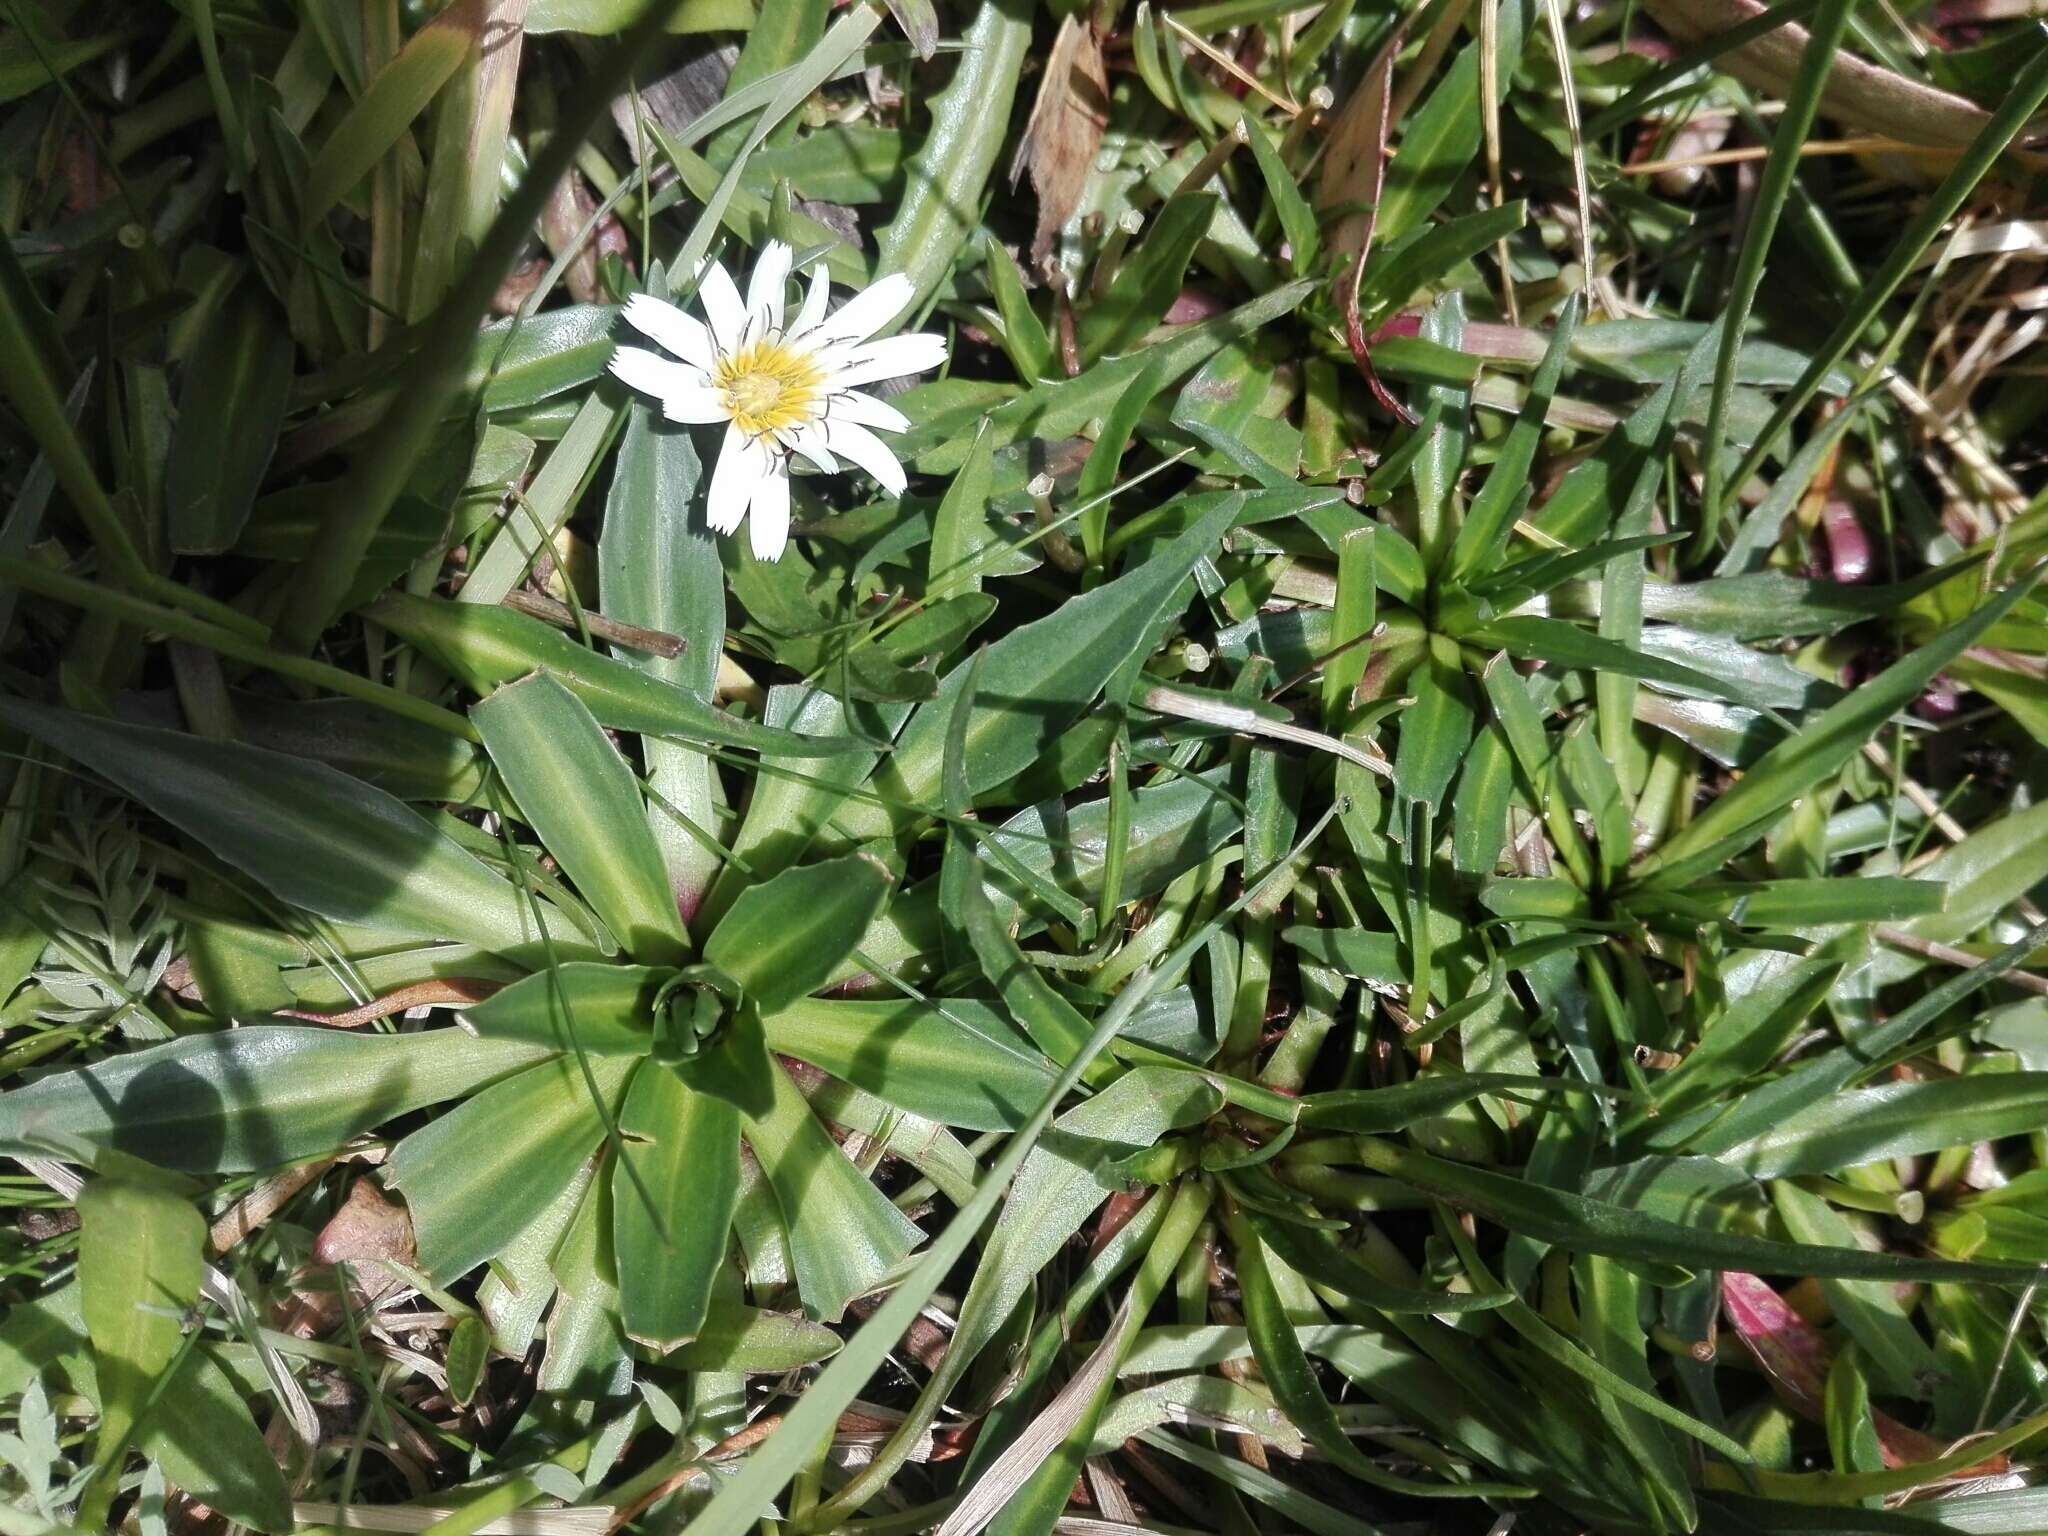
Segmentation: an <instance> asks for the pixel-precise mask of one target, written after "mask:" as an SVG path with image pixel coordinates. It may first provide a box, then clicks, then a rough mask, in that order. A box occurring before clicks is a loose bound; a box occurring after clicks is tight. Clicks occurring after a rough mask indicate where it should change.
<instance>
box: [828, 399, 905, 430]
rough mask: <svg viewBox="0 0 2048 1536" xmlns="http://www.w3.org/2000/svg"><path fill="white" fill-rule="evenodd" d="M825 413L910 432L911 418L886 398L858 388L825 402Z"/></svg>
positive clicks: (864, 423) (876, 426) (866, 424)
mask: <svg viewBox="0 0 2048 1536" xmlns="http://www.w3.org/2000/svg"><path fill="white" fill-rule="evenodd" d="M825 414H826V415H828V416H837V417H838V418H839V419H840V420H842V421H853V422H858V423H859V424H860V425H862V426H864V427H873V428H875V429H876V430H878V431H882V432H908V431H909V430H910V418H909V417H908V416H906V415H904V414H903V413H902V412H901V411H899V410H897V409H896V407H895V406H893V405H891V404H890V403H889V402H888V401H886V400H877V399H876V398H875V397H874V396H873V395H864V394H862V393H861V392H860V391H859V390H857V389H848V390H842V391H841V392H840V393H839V394H836V395H834V396H833V397H832V398H831V399H830V400H828V401H826V402H825Z"/></svg>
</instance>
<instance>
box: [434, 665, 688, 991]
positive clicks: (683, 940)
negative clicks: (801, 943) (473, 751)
mask: <svg viewBox="0 0 2048 1536" xmlns="http://www.w3.org/2000/svg"><path fill="white" fill-rule="evenodd" d="M469 717H470V719H471V720H472V721H474V722H475V724H476V728H477V730H478V731H479V732H481V733H482V735H483V738H484V749H485V750H486V751H488V752H489V753H490V754H491V761H492V762H493V763H495V764H496V765H497V768H498V772H499V773H500V774H501V775H503V777H504V780H505V782H506V784H507V785H509V786H510V787H511V790H512V797H513V798H514V799H515V800H517V801H518V802H519V813H520V815H522V816H524V817H525V818H526V822H527V825H528V826H530V827H532V828H533V830H534V831H535V832H537V833H539V834H540V840H541V843H542V844H543V845H544V846H545V847H546V848H547V850H548V852H549V853H551V854H553V855H554V859H555V862H556V863H557V864H559V865H560V866H561V868H562V870H563V872H564V873H565V874H567V875H568V876H569V878H570V879H571V880H573V881H575V882H576V889H577V891H578V892H579V893H580V894H581V895H582V897H583V899H584V900H585V901H587V902H589V903H590V904H591V906H592V907H594V908H595V909H596V910H597V915H598V916H599V917H601V918H603V919H604V921H605V926H606V927H608V928H610V929H611V931H612V934H613V936H614V937H616V938H617V939H618V941H619V942H620V944H621V945H623V946H624V947H625V949H626V952H627V953H628V954H631V955H633V956H634V957H635V958H637V959H641V960H649V961H656V960H670V961H673V960H680V959H681V958H682V957H683V955H684V954H685V953H686V952H687V951H688V949H689V944H690V941H689V937H688V936H687V935H686V934H685V933H684V932H683V920H682V918H681V916H680V915H679V914H678V913H677V911H676V900H675V896H674V894H673V893H672V892H671V891H670V890H669V883H668V871H667V869H666V868H665V867H664V866H663V864H662V858H661V850H660V849H659V848H658V847H657V846H656V845H655V841H654V829H653V828H652V827H650V826H649V825H648V823H647V809H646V802H645V801H644V800H643V799H642V797H641V794H640V785H639V783H638V781H637V780H636V779H635V778H634V777H633V771H632V770H631V769H630V768H628V767H627V766H626V762H625V759H624V758H622V757H620V756H619V753H618V749H617V748H616V747H614V746H613V745H612V744H611V741H610V740H609V739H608V738H607V737H606V736H605V734H604V731H603V729H602V728H601V727H600V726H599V725H598V723H597V721H596V720H595V719H593V718H592V716H591V713H590V711H589V710H588V709H587V708H585V707H584V704H583V701H582V700H580V699H578V698H577V697H576V695H575V694H573V693H571V692H570V691H569V690H568V689H567V688H565V687H564V686H562V684H561V683H560V682H559V681H558V680H556V679H555V678H553V677H551V676H549V675H548V674H547V673H545V672H536V673H534V674H533V675H532V676H531V677H527V678H524V679H522V680H521V681H519V682H516V683H508V684H507V685H506V686H505V687H503V688H500V689H499V690H498V691H497V692H496V693H493V694H492V695H491V696H490V697H489V698H487V699H485V700H484V701H483V702H482V703H481V704H478V705H477V706H476V707H475V708H473V709H472V710H470V712H469Z"/></svg>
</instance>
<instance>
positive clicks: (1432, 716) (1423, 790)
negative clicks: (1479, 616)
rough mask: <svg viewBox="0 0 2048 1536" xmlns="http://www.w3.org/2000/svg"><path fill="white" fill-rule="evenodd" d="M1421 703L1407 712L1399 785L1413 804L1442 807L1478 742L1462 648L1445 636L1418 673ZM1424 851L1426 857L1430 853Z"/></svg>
mask: <svg viewBox="0 0 2048 1536" xmlns="http://www.w3.org/2000/svg"><path fill="white" fill-rule="evenodd" d="M1411 686H1412V687H1413V689H1414V692H1415V702H1414V703H1413V704H1411V705H1409V706H1408V707H1407V709H1405V710H1403V711H1402V712H1401V716H1400V726H1399V729H1400V740H1399V742H1397V743H1396V745H1395V749H1394V787H1395V788H1396V789H1397V790H1399V791H1400V794H1401V798H1402V800H1403V801H1404V802H1405V803H1407V804H1421V805H1429V806H1441V805H1442V804H1443V803H1444V795H1445V792H1446V791H1447V790H1449V789H1450V787H1451V780H1452V779H1453V778H1454V777H1455V776H1456V775H1457V772H1458V765H1459V764H1460V763H1462V762H1463V761H1464V759H1465V753H1466V750H1467V749H1468V748H1469V747H1470V746H1471V745H1472V730H1473V723H1474V722H1473V708H1472V686H1471V683H1470V682H1469V681H1468V680H1467V678H1466V676H1465V669H1464V667H1463V666H1462V665H1461V664H1460V662H1459V658H1458V648H1457V646H1456V645H1455V644H1453V643H1452V642H1450V641H1448V640H1445V639H1443V638H1442V637H1441V636H1432V637H1431V639H1430V647H1429V654H1428V656H1427V658H1426V659H1425V660H1424V662H1423V664H1422V666H1420V667H1418V668H1417V669H1416V671H1415V674H1414V677H1413V680H1412V683H1411ZM1427 852H1428V851H1427V850H1424V856H1427Z"/></svg>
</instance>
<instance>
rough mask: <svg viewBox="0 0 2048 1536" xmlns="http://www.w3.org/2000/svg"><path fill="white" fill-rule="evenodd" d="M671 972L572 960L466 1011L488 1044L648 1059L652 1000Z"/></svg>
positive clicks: (464, 1012)
mask: <svg viewBox="0 0 2048 1536" xmlns="http://www.w3.org/2000/svg"><path fill="white" fill-rule="evenodd" d="M673 974H674V972H673V971H671V970H669V969H667V968H665V967H659V966H646V965H610V964H605V963H603V962H599V961H593V960H571V961H568V962H566V963H565V964H562V965H557V966H553V967H551V968H550V969H548V970H546V971H542V972H540V973H539V974H537V975H533V976H525V977H521V978H520V979H519V980H518V981H515V982H513V983H512V985H510V986H509V987H506V988H504V989H503V990H502V991H499V992H495V993H493V994H492V995H491V996H490V997H488V998H486V999H485V1000H484V1001H483V1002H481V1003H475V1004H472V1005H471V1006H470V1007H468V1008H466V1009H464V1010H463V1015H462V1017H463V1019H464V1021H465V1022H466V1023H467V1024H468V1025H469V1027H470V1028H471V1029H473V1030H475V1031H476V1032H477V1033H478V1034H479V1035H481V1036H483V1037H484V1038H485V1039H487V1040H507V1041H518V1042H520V1043H521V1044H523V1045H528V1046H532V1047H534V1048H536V1049H538V1050H544V1051H564V1052H572V1053H573V1052H576V1051H587V1052H589V1053H590V1054H591V1055H593V1056H644V1055H646V1054H647V1052H648V1051H649V1050H650V1049H651V1048H652V1047H653V1044H654V1035H653V1028H654V1000H655V996H656V994H657V993H658V992H659V991H660V990H661V985H662V983H663V982H664V981H666V980H667V979H668V978H669V977H670V976H672V975H673Z"/></svg>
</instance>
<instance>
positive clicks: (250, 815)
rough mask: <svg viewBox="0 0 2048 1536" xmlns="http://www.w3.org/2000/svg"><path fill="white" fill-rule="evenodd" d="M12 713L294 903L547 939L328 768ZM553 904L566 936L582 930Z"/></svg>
mask: <svg viewBox="0 0 2048 1536" xmlns="http://www.w3.org/2000/svg"><path fill="white" fill-rule="evenodd" d="M0 721H5V722H6V723H7V724H8V725H11V726H13V727H14V728H15V729H16V730H19V731H25V732H27V733H28V734H29V735H31V736H34V737H35V738H36V739H37V740H39V741H43V742H47V743H48V744H49V745H50V746H53V747H55V748H57V750H58V751H60V752H63V753H65V754H66V755H67V756H69V757H72V758H75V759H77V760H78V762H80V763H81V764H83V765H84V766H86V767H88V768H91V769H92V770H93V771H94V772H96V773H100V774H102V775H104V776H105V777H106V778H108V779H110V780H112V781H113V782H114V783H115V784H116V785H118V786H119V787H120V788H121V789H123V790H125V791H126V792H127V793H129V794H130V795H133V796H134V797H135V798H136V799H138V800H140V801H141V802H142V803H143V804H144V805H147V806H148V807H149V808H150V809H151V810H152V811H155V812H156V813H157V814H158V815H159V816H161V817H163V818H164V819H165V820H166V821H168V822H170V823H171V824H172V825H174V826H176V827H177V828H178V829H179V830H180V831H182V832H185V833H186V834H188V835H189V836H191V837H192V838H193V839H195V840H196V841H197V842H198V843H200V844H201V845H202V846H203V847H206V848H208V849H210V850H212V851H213V853H214V854H215V855H216V856H217V857H219V858H221V859H223V860H225V861H226V862H227V863H229V864H232V865H234V866H235V867H236V868H237V869H240V870H242V871H243V872H244V873H246V874H248V875H250V876H252V877H254V878H255V879H256V880H258V881H260V882H261V883H262V884H263V885H264V886H266V887H268V888H269V890H270V891H271V892H272V893H273V894H275V895H276V896H277V897H278V898H279V899H281V900H283V901H285V902H288V903H289V904H290V905H292V906H295V907H302V908H304V909H305V910H306V911H308V912H317V913H319V914H320V915H321V916H323V917H332V918H338V919H340V920H342V921H344V922H350V923H361V924H363V925H364V926H365V927H369V928H375V929H377V930H379V931H381V932H385V933H391V934H396V935H398V936H399V937H402V938H410V939H437V940H445V939H455V940H461V941H463V942H466V943H471V944H475V945H477V946H478V947H480V948H483V949H507V948H511V947H514V946H516V945H519V944H521V943H525V942H527V941H529V940H532V939H534V938H536V937H537V935H536V934H535V933H534V932H533V929H532V920H531V916H530V909H529V908H528V905H527V903H526V902H524V901H523V900H521V899H520V897H519V894H518V892H517V891H516V890H515V889H514V888H513V886H512V885H511V883H510V882H509V881H507V880H505V879H503V878H502V877H501V876H499V875H497V874H494V873H493V872H492V871H491V870H490V869H489V868H487V867H486V866H485V865H483V864H482V863H480V862H479V861H478V860H477V859H475V858H474V857H472V856H471V855H470V854H468V853H466V852H464V851H463V849H462V848H461V847H460V846H459V845H458V844H456V843H455V842H454V841H453V840H452V839H450V838H448V837H447V836H445V835H444V834H442V833H441V832H439V831H436V830H435V828H434V827H433V826H432V825H431V824H430V823H429V822H427V821H426V820H425V819H424V818H423V817H421V816H420V814H419V813H418V812H417V811H414V810H413V809H411V808H410V807H409V806H407V805H404V804H403V803H401V802H400V801H398V800H395V799H393V798H392V797H391V796H390V795H387V794H385V793H384V792H383V791H382V790H380V789H373V788H372V787H371V786H370V785H368V784H365V783H363V782H362V781H361V780H360V779H352V778H350V777H349V776H348V775H347V774H344V773H337V772H336V771H335V770H334V769H332V768H329V767H327V766H326V765H324V764H321V763H309V762H306V761H304V760H303V759H301V758H296V757H287V756H285V755H284V754H282V753H279V752H266V751H264V750H263V749H261V748H259V747H245V746H241V745H239V744H237V743H235V742H229V741H208V740H203V739H201V738H200V737H197V736H186V735H182V734H180V733H179V732H176V731H160V730H156V729H153V728H151V727H148V726H140V725H123V724H120V723H117V722H115V721H112V720H100V719H94V718H92V717H90V716H87V715H78V714H72V713H69V712H67V711H64V710H56V709H46V708H44V707H42V706H41V705H36V704H28V703H24V702H23V701H21V700H19V699H0ZM541 910H542V912H543V914H544V915H545V916H546V917H547V918H548V919H549V920H550V921H549V926H550V928H551V930H552V931H554V932H555V933H556V935H557V936H558V937H561V938H565V939H568V938H575V937H578V935H577V933H576V930H575V929H574V928H572V927H570V926H569V925H568V923H567V921H566V920H565V919H563V918H562V917H561V916H560V914H559V913H556V912H555V911H554V910H553V909H552V908H549V907H546V906H545V905H544V906H543V907H542V909H541Z"/></svg>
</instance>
